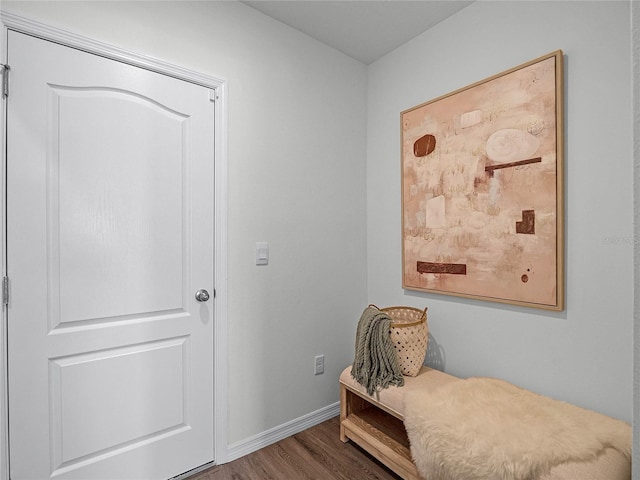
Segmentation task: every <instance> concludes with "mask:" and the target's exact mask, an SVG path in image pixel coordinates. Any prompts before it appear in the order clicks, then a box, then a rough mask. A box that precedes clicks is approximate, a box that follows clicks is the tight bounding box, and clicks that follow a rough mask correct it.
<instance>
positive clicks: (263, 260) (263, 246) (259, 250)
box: [256, 242, 269, 265]
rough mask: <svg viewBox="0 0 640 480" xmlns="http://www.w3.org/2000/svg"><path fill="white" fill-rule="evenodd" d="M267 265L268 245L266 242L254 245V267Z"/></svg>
mask: <svg viewBox="0 0 640 480" xmlns="http://www.w3.org/2000/svg"><path fill="white" fill-rule="evenodd" d="M268 264H269V244H268V243H267V242H257V243H256V265H268Z"/></svg>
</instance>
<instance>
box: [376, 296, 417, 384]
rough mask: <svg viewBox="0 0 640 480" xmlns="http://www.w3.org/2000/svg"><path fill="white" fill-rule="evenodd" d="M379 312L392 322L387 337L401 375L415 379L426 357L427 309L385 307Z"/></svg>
mask: <svg viewBox="0 0 640 480" xmlns="http://www.w3.org/2000/svg"><path fill="white" fill-rule="evenodd" d="M372 306H373V307H375V305H372ZM376 308H378V307H376ZM379 310H381V311H382V312H384V313H386V314H387V315H389V317H391V320H392V322H393V323H392V324H391V326H390V328H389V335H391V341H392V343H393V347H394V348H395V349H396V354H397V355H398V363H399V364H400V368H401V369H402V374H403V375H408V376H410V377H415V376H416V375H417V374H418V372H419V371H420V367H422V364H423V363H424V358H425V356H426V355H427V345H428V342H429V328H428V325H427V308H426V307H425V309H424V310H420V309H418V308H413V307H386V308H380V309H379Z"/></svg>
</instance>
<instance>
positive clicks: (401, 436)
mask: <svg viewBox="0 0 640 480" xmlns="http://www.w3.org/2000/svg"><path fill="white" fill-rule="evenodd" d="M340 439H341V440H342V441H343V442H347V441H348V440H351V441H353V442H354V443H356V444H357V445H359V446H360V447H361V448H363V449H364V450H366V451H367V452H369V453H370V454H371V455H373V456H374V457H375V458H377V459H378V460H379V461H380V462H382V463H383V464H384V465H386V466H387V467H389V468H390V469H391V470H393V471H394V472H395V473H397V474H398V475H400V476H401V477H402V478H403V479H405V480H420V479H421V477H420V476H419V475H418V471H417V469H416V466H415V465H414V463H413V461H412V460H411V451H410V448H409V439H408V438H407V432H406V430H405V428H404V423H403V422H402V419H400V418H397V417H396V416H394V415H393V414H391V413H389V412H387V411H385V410H384V409H382V408H380V406H378V405H376V404H374V403H373V402H372V401H370V400H369V399H366V398H363V397H362V396H360V395H359V394H358V393H356V392H354V391H352V390H350V389H349V388H348V387H346V386H344V385H343V384H341V385H340Z"/></svg>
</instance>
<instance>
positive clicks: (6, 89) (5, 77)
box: [2, 64, 11, 98]
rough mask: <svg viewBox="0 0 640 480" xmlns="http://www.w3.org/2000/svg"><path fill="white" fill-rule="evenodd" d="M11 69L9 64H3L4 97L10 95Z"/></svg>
mask: <svg viewBox="0 0 640 480" xmlns="http://www.w3.org/2000/svg"><path fill="white" fill-rule="evenodd" d="M9 70H11V68H10V67H9V65H6V64H3V65H2V98H7V97H8V96H9Z"/></svg>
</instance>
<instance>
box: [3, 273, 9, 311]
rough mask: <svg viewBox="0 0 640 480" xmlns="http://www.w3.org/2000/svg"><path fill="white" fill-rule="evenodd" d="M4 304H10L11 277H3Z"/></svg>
mask: <svg viewBox="0 0 640 480" xmlns="http://www.w3.org/2000/svg"><path fill="white" fill-rule="evenodd" d="M2 304H3V305H9V277H2Z"/></svg>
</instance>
